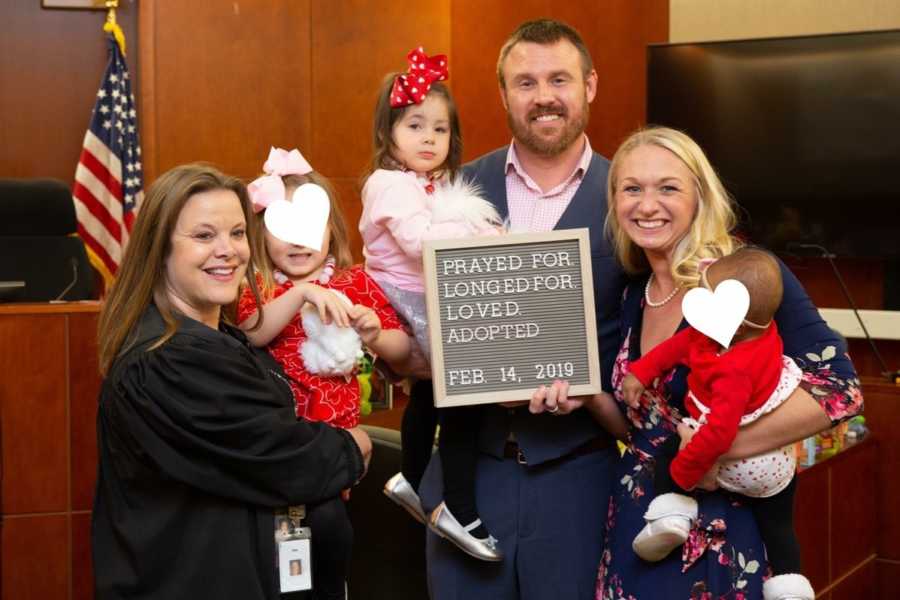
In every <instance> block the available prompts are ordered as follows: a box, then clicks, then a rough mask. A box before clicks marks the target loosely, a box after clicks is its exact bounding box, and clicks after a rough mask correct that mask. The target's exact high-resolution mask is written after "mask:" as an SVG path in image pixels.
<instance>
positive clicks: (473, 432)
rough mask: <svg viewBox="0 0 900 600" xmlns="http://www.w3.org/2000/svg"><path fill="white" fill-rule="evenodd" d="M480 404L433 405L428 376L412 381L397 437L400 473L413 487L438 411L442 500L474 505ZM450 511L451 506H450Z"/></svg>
mask: <svg viewBox="0 0 900 600" xmlns="http://www.w3.org/2000/svg"><path fill="white" fill-rule="evenodd" d="M481 410H482V407H481V406H459V407H454V408H444V409H440V411H438V409H436V408H435V407H434V388H433V387H432V385H431V381H430V380H421V381H416V382H415V383H414V384H413V387H412V390H411V391H410V394H409V404H408V405H407V407H406V411H405V412H404V413H403V423H402V425H401V429H400V439H401V442H402V444H403V466H402V471H403V476H404V477H405V478H406V479H407V481H409V482H410V484H412V486H413V487H414V488H416V489H418V488H419V483H421V481H422V475H423V474H424V473H425V467H427V466H428V461H429V460H430V459H431V449H432V446H433V444H434V433H435V429H436V427H437V422H438V413H440V423H441V438H440V442H439V444H438V453H439V454H440V456H441V465H442V466H443V473H444V500H445V501H446V502H447V505H448V506H451V507H453V506H459V505H468V506H475V463H476V461H477V459H478V429H479V425H480V423H481ZM451 512H453V511H452V509H451Z"/></svg>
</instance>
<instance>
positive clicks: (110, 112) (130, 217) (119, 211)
mask: <svg viewBox="0 0 900 600" xmlns="http://www.w3.org/2000/svg"><path fill="white" fill-rule="evenodd" d="M107 37H108V42H107V43H108V44H109V63H108V64H107V65H106V71H105V72H104V73H103V80H102V81H101V82H100V89H99V90H98V91H97V102H96V103H95V104H94V110H93V111H92V112H91V124H90V126H89V127H88V130H87V133H85V135H84V144H83V145H82V149H81V157H80V158H79V159H78V167H77V168H76V169H75V185H74V186H73V187H72V197H73V199H74V200H75V213H76V215H77V216H78V235H79V236H81V239H82V240H84V244H85V246H86V248H87V251H88V256H89V257H90V259H91V264H93V265H94V267H95V268H96V269H97V270H98V271H100V273H101V274H102V275H103V279H104V280H105V282H106V285H107V286H109V285H110V284H111V283H112V279H113V277H114V276H115V274H116V270H117V269H118V266H119V262H120V261H121V260H122V255H123V253H124V250H125V244H126V243H127V242H128V233H129V232H130V231H131V225H132V223H134V219H135V217H136V216H137V211H138V208H139V207H140V205H141V200H142V199H143V197H144V174H143V168H142V167H141V146H140V141H139V139H138V129H137V110H135V107H134V95H133V94H132V93H131V80H130V78H129V76H128V66H127V65H126V64H125V57H124V56H123V54H122V51H121V49H120V48H119V44H118V43H116V41H115V39H114V38H113V36H112V35H109V36H107Z"/></svg>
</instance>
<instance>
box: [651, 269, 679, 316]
mask: <svg viewBox="0 0 900 600" xmlns="http://www.w3.org/2000/svg"><path fill="white" fill-rule="evenodd" d="M651 283H653V273H650V277H649V278H647V285H645V286H644V300H645V301H646V302H647V306H649V307H650V308H659V307H660V306H662V305H664V304H666V303H667V302H668V301H669V300H671V299H672V298H674V297H675V296H676V295H677V294H678V292H679V291H681V286H680V285H676V286H675V289H674V290H672V291H671V292H669V295H668V296H666V297H665V298H663V299H662V300H660V301H659V302H654V301H653V300H651V299H650V284H651Z"/></svg>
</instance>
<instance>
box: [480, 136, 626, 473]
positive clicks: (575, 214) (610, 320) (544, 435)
mask: <svg viewBox="0 0 900 600" xmlns="http://www.w3.org/2000/svg"><path fill="white" fill-rule="evenodd" d="M508 152H509V146H506V147H503V148H500V149H498V150H495V151H494V152H491V153H489V154H486V155H484V156H482V157H481V158H479V159H477V160H475V161H473V162H471V163H468V164H466V165H465V166H463V176H464V177H465V178H466V179H467V180H471V181H473V182H475V183H477V184H478V185H480V186H481V188H482V189H483V190H484V193H485V195H486V196H487V199H488V200H490V201H491V202H492V203H493V204H494V206H495V207H496V208H497V211H498V212H499V213H500V216H501V218H504V219H505V218H506V217H507V216H508V215H509V207H508V205H507V202H506V156H507V153H508ZM608 174H609V161H608V160H606V159H605V158H603V157H602V156H600V155H599V154H597V153H596V152H595V153H594V156H593V158H592V159H591V163H590V166H589V167H588V170H587V172H586V173H585V174H584V177H583V178H582V181H581V185H580V186H579V187H578V191H577V192H575V196H573V197H572V201H571V202H570V203H569V206H568V207H567V208H566V210H565V212H564V213H563V215H562V217H560V219H559V222H558V223H557V224H556V227H555V229H576V228H580V227H587V228H588V229H589V230H590V239H591V266H592V269H593V284H594V310H595V312H596V319H597V342H598V348H599V352H600V363H601V364H600V370H601V381H602V384H603V389H604V390H607V391H609V390H610V376H611V374H612V367H613V362H614V361H615V358H616V354H617V352H618V347H619V310H620V305H621V300H622V292H623V290H624V289H625V283H626V278H625V274H624V272H623V271H622V269H621V267H620V266H619V263H618V261H617V260H616V257H615V255H614V254H613V250H612V247H611V245H610V243H609V241H608V240H607V239H606V236H605V235H604V233H603V227H604V222H605V220H606V178H607V175H608ZM483 415H484V417H483V420H482V427H481V433H480V436H479V446H480V449H481V451H482V452H486V453H487V454H491V455H493V456H496V457H497V458H502V457H503V446H504V444H505V442H506V439H507V437H508V434H509V432H510V431H512V432H513V433H514V434H515V436H516V441H517V442H518V444H519V448H520V449H521V450H522V453H523V454H524V455H525V460H526V462H527V463H528V464H529V465H535V464H540V463H542V462H545V461H548V460H552V459H554V458H558V457H560V456H565V455H566V454H568V453H570V452H572V451H573V450H574V449H576V448H577V447H579V446H581V445H583V444H584V443H586V442H588V441H590V440H592V439H593V438H596V437H598V436H604V435H605V436H609V434H608V433H607V432H606V431H605V430H604V429H603V428H602V427H600V425H598V424H597V422H596V421H595V420H594V418H593V417H592V416H591V415H590V413H588V411H586V410H578V411H576V412H575V413H573V414H571V415H567V416H565V417H563V418H553V417H551V416H550V415H546V414H544V415H532V414H531V413H529V412H528V408H527V407H522V408H518V409H505V408H502V407H500V406H498V405H488V406H486V407H485V410H484V412H483Z"/></svg>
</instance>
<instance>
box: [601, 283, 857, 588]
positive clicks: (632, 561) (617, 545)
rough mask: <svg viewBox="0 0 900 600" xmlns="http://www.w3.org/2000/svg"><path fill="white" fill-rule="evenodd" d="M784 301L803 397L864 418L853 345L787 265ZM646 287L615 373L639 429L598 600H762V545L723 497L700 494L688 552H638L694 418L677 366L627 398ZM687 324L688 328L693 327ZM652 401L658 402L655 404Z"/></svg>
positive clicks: (746, 516)
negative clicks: (634, 404) (673, 438)
mask: <svg viewBox="0 0 900 600" xmlns="http://www.w3.org/2000/svg"><path fill="white" fill-rule="evenodd" d="M782 276H783V278H784V298H783V300H782V304H781V307H780V308H779V310H778V312H777V313H776V315H775V319H776V321H777V323H778V329H779V331H780V332H781V336H782V339H783V340H784V352H785V354H786V355H788V356H790V357H791V358H793V359H794V361H795V362H796V363H797V365H798V366H799V367H800V368H801V369H802V370H803V372H804V374H803V382H802V383H801V384H800V385H801V387H803V389H805V390H806V391H807V392H809V393H810V394H812V396H813V397H814V398H816V399H817V400H818V401H819V403H820V404H821V405H822V408H823V410H825V411H826V412H827V413H828V416H829V417H830V418H831V419H832V421H834V422H837V421H841V420H843V419H846V418H849V417H851V416H853V415H855V414H857V413H859V412H860V411H861V410H862V395H861V393H860V390H859V380H858V379H857V377H856V372H855V370H854V368H853V365H852V363H851V362H850V359H849V358H848V357H847V354H846V344H845V343H844V341H843V339H841V338H840V336H839V335H838V334H837V333H835V332H833V331H832V330H831V329H830V328H829V327H828V326H827V325H826V324H825V322H824V321H823V320H822V319H821V317H820V316H819V313H818V311H817V310H816V308H815V306H813V304H812V302H811V301H810V299H809V297H808V296H807V295H806V292H805V291H804V290H803V287H802V286H801V285H800V282H799V281H797V279H796V278H795V277H794V276H793V274H791V273H790V271H788V270H787V268H786V267H785V266H784V265H782ZM645 283H646V279H643V280H642V281H639V282H635V283H633V284H632V285H630V286H629V287H628V289H626V291H625V295H624V299H623V310H622V336H623V342H622V346H621V349H620V352H619V355H618V357H617V358H616V364H615V367H614V370H613V388H614V390H615V396H616V399H617V400H618V401H619V405H620V407H621V408H622V410H623V411H624V412H625V414H626V417H627V419H628V421H629V422H630V424H631V429H630V440H629V444H628V450H627V452H625V454H624V456H623V458H622V460H621V461H619V463H618V467H617V470H616V473H615V475H614V477H615V479H614V480H613V492H612V498H611V501H610V505H609V515H608V523H607V539H606V546H605V548H604V552H603V555H602V559H601V563H600V566H599V569H598V573H597V596H596V597H597V599H598V600H619V599H627V600H693V599H702V600H714V599H715V600H718V599H729V600H759V599H761V598H762V583H763V580H764V578H765V577H766V576H767V575H768V565H767V563H766V556H765V551H764V548H763V543H762V540H761V538H760V535H759V531H758V530H757V527H756V522H755V521H754V519H753V515H752V513H751V512H750V509H749V508H748V507H746V506H744V505H742V504H741V502H740V497H739V496H735V495H732V494H730V493H728V492H726V491H724V490H719V491H716V492H713V493H705V492H698V493H697V494H696V499H697V502H698V506H699V511H698V512H699V518H698V523H697V524H696V526H695V527H694V529H693V530H692V531H691V534H690V537H689V538H688V541H687V543H685V545H684V546H683V548H682V552H680V553H679V552H678V551H675V552H672V554H670V555H669V556H668V557H667V558H666V559H665V560H662V561H660V562H658V563H649V562H645V561H643V560H642V559H640V558H639V557H638V556H637V555H636V554H635V553H634V551H633V550H632V548H631V542H632V540H633V539H634V537H635V535H637V533H638V532H639V531H640V530H641V528H642V527H643V526H644V518H643V515H644V512H645V511H646V510H647V505H648V504H649V503H650V500H652V499H653V497H654V490H653V469H654V465H655V459H654V456H655V455H656V453H657V452H658V448H659V447H660V446H661V444H662V443H663V442H664V441H665V440H666V439H667V438H668V437H669V436H670V435H677V434H676V433H675V428H676V425H677V423H678V422H679V421H680V420H681V418H682V416H683V415H684V414H685V411H684V396H685V393H686V391H687V381H686V378H687V372H688V370H687V369H686V368H684V367H677V368H675V369H674V370H672V371H670V372H669V373H667V374H666V375H664V376H663V377H660V378H659V379H658V380H657V381H655V382H654V385H653V386H651V387H648V391H649V392H650V394H647V395H645V396H644V398H642V400H641V406H640V408H639V409H637V410H633V409H630V408H628V407H627V406H626V405H625V404H624V403H623V402H622V397H621V394H620V392H619V390H620V385H621V382H622V378H623V377H624V375H625V373H627V368H628V363H629V362H630V361H632V360H637V359H638V358H639V357H640V338H641V321H642V315H643V309H644V299H643V290H644V284H645ZM685 325H686V323H682V327H684V326H685ZM647 396H652V400H651V399H649V398H648V397H647Z"/></svg>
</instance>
